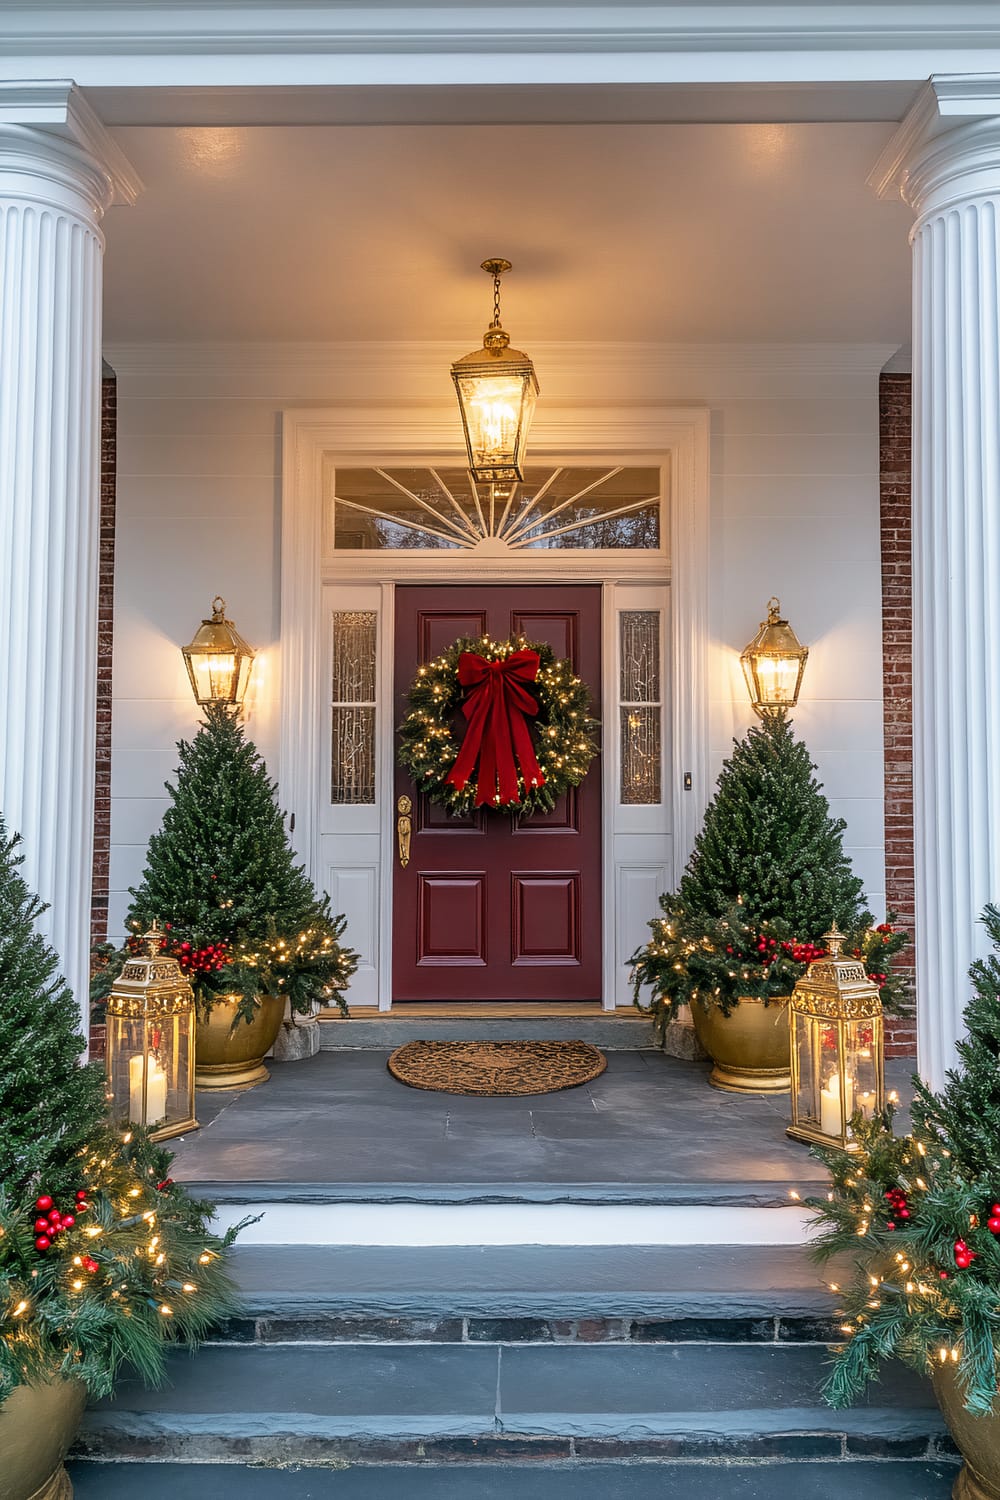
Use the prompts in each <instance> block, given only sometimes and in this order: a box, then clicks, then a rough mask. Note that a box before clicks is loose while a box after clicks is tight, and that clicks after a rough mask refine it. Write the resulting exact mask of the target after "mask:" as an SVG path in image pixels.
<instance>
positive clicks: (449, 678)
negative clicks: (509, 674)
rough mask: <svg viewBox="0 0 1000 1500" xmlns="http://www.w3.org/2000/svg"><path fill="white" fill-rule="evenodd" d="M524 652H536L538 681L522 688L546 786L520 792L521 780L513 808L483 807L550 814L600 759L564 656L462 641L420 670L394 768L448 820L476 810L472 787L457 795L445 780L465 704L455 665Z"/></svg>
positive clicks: (518, 645) (533, 644) (484, 640)
mask: <svg viewBox="0 0 1000 1500" xmlns="http://www.w3.org/2000/svg"><path fill="white" fill-rule="evenodd" d="M525 650H528V651H536V652H537V653H538V658H539V667H538V675H537V677H536V678H535V679H534V681H532V682H530V683H529V684H528V690H529V691H530V693H531V696H532V697H533V698H534V699H535V700H536V702H537V704H538V713H537V715H535V716H533V719H532V729H533V735H532V739H533V741H534V749H535V755H536V757H537V760H538V764H539V766H540V767H541V770H542V774H543V776H544V777H545V781H544V785H541V786H530V785H526V784H525V781H524V778H523V777H522V776H521V775H520V774H519V775H518V778H517V784H518V794H519V800H518V801H517V802H516V803H513V802H512V803H507V804H501V803H500V802H499V795H498V796H497V798H495V799H494V802H493V804H486V805H493V806H494V807H495V809H496V810H497V811H502V812H507V811H511V810H513V811H516V812H517V813H519V814H521V815H522V816H530V814H532V813H535V812H551V811H552V809H553V808H554V807H555V805H556V802H557V801H558V799H559V797H560V796H561V795H562V794H563V792H565V791H566V790H567V789H568V788H569V787H571V786H579V785H580V783H581V782H582V780H583V778H584V777H585V776H586V774H587V771H588V769H589V767H590V763H591V761H592V760H593V758H594V756H595V755H596V754H597V753H598V748H599V747H598V744H597V741H596V740H595V738H594V731H595V730H596V729H597V727H598V721H597V720H596V719H594V718H593V717H592V715H591V707H592V699H591V695H590V690H589V688H588V687H587V686H586V684H585V683H584V682H582V681H581V680H580V678H579V677H577V676H576V674H575V673H574V671H573V667H572V663H571V662H570V661H569V660H568V659H567V658H566V657H557V656H556V654H555V652H554V651H553V650H552V647H551V646H548V645H546V644H545V643H544V642H538V641H529V640H526V639H525V637H524V636H515V637H513V638H512V639H510V640H506V641H495V640H493V638H492V637H491V636H488V635H483V636H479V637H478V638H471V637H465V636H463V637H462V638H460V639H459V640H457V641H455V642H454V643H453V644H452V645H451V646H449V647H448V649H447V651H445V652H443V653H442V654H441V655H440V656H437V657H435V658H434V660H433V661H430V662H426V663H425V664H424V665H423V666H421V667H420V668H419V669H418V671H417V675H416V677H415V678H414V680H413V684H412V686H411V687H410V690H409V693H408V694H407V705H408V708H407V713H406V717H405V718H404V719H403V722H402V724H401V725H400V728H399V734H400V740H401V744H400V747H399V762H400V764H401V765H402V766H404V767H405V768H406V770H407V771H409V773H410V775H411V776H412V777H413V780H414V782H415V783H416V785H417V788H418V789H419V790H420V791H421V792H423V793H424V795H425V796H426V797H428V798H429V799H430V801H431V802H435V803H437V804H439V805H440V806H441V807H444V808H445V809H446V810H447V811H448V812H449V813H450V814H451V815H452V816H453V817H461V816H463V815H464V814H466V813H469V812H472V811H473V809H474V807H475V804H476V788H475V785H474V780H470V781H469V783H468V784H467V785H466V786H465V787H463V788H462V789H461V790H459V789H458V788H457V787H455V786H453V785H451V784H450V783H449V782H448V781H447V779H446V778H447V776H448V773H449V771H450V770H451V768H452V766H453V765H454V764H455V759H456V756H457V755H458V752H459V749H460V746H461V732H459V733H458V734H456V730H455V716H456V714H457V713H458V711H459V709H460V708H461V706H462V702H463V700H464V698H465V689H464V688H463V686H462V684H461V682H460V681H459V676H458V665H459V658H460V657H461V656H462V654H463V653H464V652H470V653H472V654H473V655H475V656H481V657H483V658H484V660H486V661H487V662H497V661H505V660H506V659H507V658H508V657H510V656H513V655H514V653H515V652H518V651H525Z"/></svg>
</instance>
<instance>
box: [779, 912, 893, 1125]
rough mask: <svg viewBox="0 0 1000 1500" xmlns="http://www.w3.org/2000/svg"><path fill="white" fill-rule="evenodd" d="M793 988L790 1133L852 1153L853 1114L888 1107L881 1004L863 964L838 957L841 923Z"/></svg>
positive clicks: (833, 929) (841, 937) (791, 1005)
mask: <svg viewBox="0 0 1000 1500" xmlns="http://www.w3.org/2000/svg"><path fill="white" fill-rule="evenodd" d="M823 941H824V942H825V943H826V945H827V948H828V953H827V955H826V956H825V957H824V958H818V959H815V960H814V961H813V962H812V963H811V964H810V965H809V969H808V971H807V972H806V973H805V974H804V975H803V976H802V978H801V979H800V980H799V981H798V983H797V984H796V985H795V988H794V990H793V991H792V999H791V1004H790V1006H789V1012H788V1013H789V1020H790V1022H791V1031H792V1123H791V1125H790V1126H789V1127H788V1134H789V1135H791V1136H794V1137H795V1138H796V1139H797V1140H800V1141H810V1142H812V1143H815V1144H817V1145H820V1146H839V1147H840V1148H841V1149H842V1150H845V1151H853V1150H855V1149H856V1143H855V1141H854V1140H853V1138H852V1135H851V1116H852V1115H853V1114H854V1113H855V1112H856V1111H858V1110H860V1111H861V1113H862V1114H863V1115H865V1116H871V1115H873V1114H875V1113H876V1112H877V1111H880V1110H882V1109H884V1107H885V1065H884V1052H883V1034H882V1001H881V999H880V997H879V991H878V985H876V984H873V983H872V981H871V980H870V979H869V978H868V975H867V973H866V972H865V966H864V963H863V961H862V960H861V959H859V958H853V957H851V958H847V957H844V956H843V955H842V954H841V951H840V950H841V947H842V945H843V942H844V935H843V933H842V932H838V931H837V928H836V925H834V927H833V928H832V930H831V931H830V932H828V933H827V934H826V935H825V937H824V939H823Z"/></svg>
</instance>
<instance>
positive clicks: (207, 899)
mask: <svg viewBox="0 0 1000 1500" xmlns="http://www.w3.org/2000/svg"><path fill="white" fill-rule="evenodd" d="M177 749H178V757H179V765H178V770H177V775H176V779H175V782H174V784H173V785H171V784H170V783H169V782H168V783H167V788H166V789H167V793H168V795H169V797H170V806H169V807H168V808H167V810H166V812H165V813H164V815H163V823H162V825H161V827H160V829H159V830H158V832H156V833H155V834H154V835H153V837H152V838H151V839H150V841H149V846H148V849H147V852H146V868H145V871H144V873H143V877H142V880H141V882H140V884H139V885H138V886H136V887H134V888H133V889H132V891H131V892H130V894H131V896H132V904H131V906H130V908H129V912H128V925H129V927H130V928H131V929H132V930H133V931H134V932H143V931H145V930H147V929H148V928H149V926H150V925H151V924H152V922H153V921H154V920H155V921H158V922H159V923H160V924H161V925H162V926H165V927H166V928H167V929H168V936H167V938H166V939H165V940H164V945H163V946H164V947H165V948H166V949H167V950H168V951H169V952H170V953H171V954H173V955H174V956H175V957H176V958H177V959H178V961H179V963H180V965H181V968H182V970H183V971H184V973H185V975H186V977H187V978H188V979H189V980H190V982H191V984H192V986H193V987H194V992H195V999H196V1001H197V1004H198V1008H199V1011H200V1012H201V1013H203V1014H204V1013H207V1012H208V1011H210V1010H211V1008H212V1005H213V1003H214V1002H215V999H216V998H217V997H218V996H219V995H220V994H223V993H234V992H235V993H238V994H240V995H241V997H242V999H241V1004H240V1006H239V1007H238V1008H237V1009H236V1011H235V1013H234V1025H235V1024H238V1022H239V1021H240V1020H249V1019H251V1018H252V1016H253V1014H254V1011H255V1009H256V1006H257V1004H258V998H259V996H260V995H262V994H279V993H280V994H283V995H285V996H287V998H288V1000H289V1002H290V1004H291V1007H292V1009H293V1010H295V1011H298V1012H300V1013H302V1014H307V1013H309V1012H310V1011H311V1010H312V1009H313V1007H314V1005H316V1004H317V1003H319V1004H324V1005H329V1004H331V1003H335V1004H337V1005H339V1006H340V1008H341V1010H345V1011H346V1003H345V1001H344V996H343V991H344V989H345V988H346V986H347V984H348V981H349V980H350V977H351V975H352V974H353V972H354V970H355V968H356V967H357V954H356V953H354V952H353V951H352V950H351V949H350V948H348V947H347V946H345V945H344V944H343V943H342V942H341V938H342V936H343V932H344V925H345V923H344V918H343V917H341V916H334V915H333V914H332V913H331V911H330V907H329V899H328V898H327V897H326V896H322V897H320V896H319V895H318V894H317V892H316V890H315V889H314V887H313V884H312V881H311V880H310V879H309V877H308V875H307V874H306V871H305V869H304V868H303V866H302V865H301V864H299V863H297V861H296V858H295V853H294V851H293V849H292V846H291V844H290V842H289V839H288V836H287V834H286V831H285V823H284V817H283V814H282V812H281V809H280V807H279V806H278V800H277V786H276V785H275V783H274V781H272V779H271V778H270V776H269V775H268V773H267V768H266V766H265V764H264V762H263V760H262V759H261V756H260V754H259V752H258V750H257V748H256V746H255V745H254V744H253V743H252V742H251V741H250V740H248V739H247V738H246V735H245V733H244V730H243V726H242V725H241V723H240V721H239V719H238V717H237V716H236V715H235V714H233V713H232V712H231V711H230V710H229V709H228V708H226V707H225V706H223V705H219V704H215V705H212V706H210V707H208V708H207V709H206V710H205V720H204V723H203V724H202V726H201V727H200V729H199V730H198V733H197V734H196V735H195V737H194V739H193V740H191V741H185V740H182V741H181V742H180V743H179V745H178V747H177ZM129 951H130V948H129V945H128V944H126V945H125V947H123V948H122V949H120V950H119V951H118V952H116V953H115V952H113V953H111V954H110V955H109V954H108V953H107V951H106V950H102V952H101V954H100V957H101V959H102V961H103V967H101V968H100V969H99V971H98V973H97V974H96V976H95V980H94V985H93V989H92V997H93V998H94V999H95V1000H98V1001H99V1000H101V999H103V998H104V997H105V996H106V995H107V994H108V993H109V992H110V989H111V986H112V984H113V983H114V980H115V979H116V978H117V977H118V975H119V974H120V972H121V968H122V965H123V963H124V961H125V959H126V958H127V957H128V955H129Z"/></svg>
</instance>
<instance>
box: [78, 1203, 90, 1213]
mask: <svg viewBox="0 0 1000 1500" xmlns="http://www.w3.org/2000/svg"><path fill="white" fill-rule="evenodd" d="M89 1207H90V1204H89V1203H82V1202H81V1203H77V1205H76V1211H77V1213H78V1214H85V1213H86V1212H87V1209H88V1208H89Z"/></svg>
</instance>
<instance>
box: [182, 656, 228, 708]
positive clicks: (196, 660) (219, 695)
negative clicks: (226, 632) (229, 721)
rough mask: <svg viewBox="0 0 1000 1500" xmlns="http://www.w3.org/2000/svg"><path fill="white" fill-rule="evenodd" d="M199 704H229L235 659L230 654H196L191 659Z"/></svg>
mask: <svg viewBox="0 0 1000 1500" xmlns="http://www.w3.org/2000/svg"><path fill="white" fill-rule="evenodd" d="M191 664H192V666H193V668H194V677H195V682H196V683H197V693H198V701H199V703H231V702H232V701H233V679H234V677H235V675H236V657H235V655H233V653H232V652H227V653H225V654H223V653H217V652H214V651H213V652H204V653H202V652H198V653H197V654H195V655H193V656H192V658H191Z"/></svg>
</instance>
